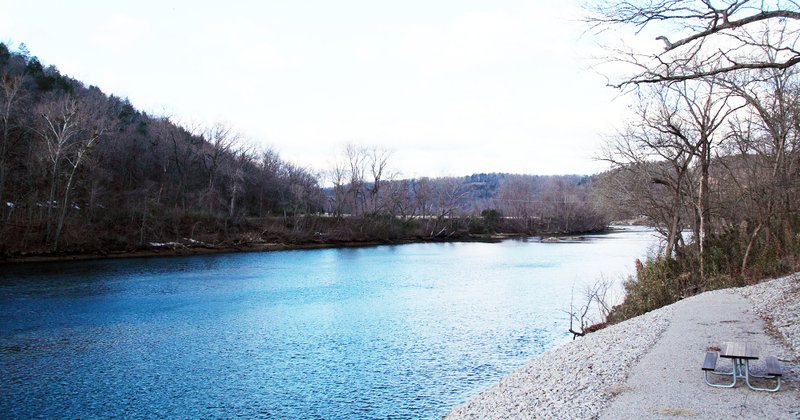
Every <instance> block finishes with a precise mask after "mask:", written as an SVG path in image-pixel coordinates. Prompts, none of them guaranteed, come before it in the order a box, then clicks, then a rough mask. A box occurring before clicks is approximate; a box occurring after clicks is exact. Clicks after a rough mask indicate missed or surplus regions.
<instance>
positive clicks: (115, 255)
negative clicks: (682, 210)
mask: <svg viewBox="0 0 800 420" xmlns="http://www.w3.org/2000/svg"><path fill="white" fill-rule="evenodd" d="M619 230H620V226H619V225H611V226H608V227H607V228H606V229H605V230H603V231H595V232H583V233H550V234H544V235H526V234H520V233H496V234H483V235H478V234H472V235H469V236H465V237H457V238H408V239H397V240H386V241H375V240H372V241H345V242H306V243H248V244H239V245H219V246H215V245H207V244H203V245H191V244H190V245H180V244H178V245H179V246H169V247H166V246H165V247H141V248H139V249H132V250H118V251H93V252H69V251H56V252H49V253H35V252H30V253H23V254H18V255H11V256H2V257H0V266H2V265H6V264H7V265H12V264H13V265H16V264H26V263H43V262H67V261H90V260H106V259H128V258H159V257H188V256H195V255H214V254H229V253H250V252H275V251H302V250H314V249H334V248H341V249H345V248H369V247H376V246H384V245H408V244H423V243H460V242H464V243H466V242H484V243H497V242H500V241H503V240H506V239H523V240H530V239H538V240H539V241H541V242H546V243H557V242H561V241H564V240H570V241H572V240H576V239H580V240H582V239H583V236H584V235H596V234H608V233H614V232H617V231H619Z"/></svg>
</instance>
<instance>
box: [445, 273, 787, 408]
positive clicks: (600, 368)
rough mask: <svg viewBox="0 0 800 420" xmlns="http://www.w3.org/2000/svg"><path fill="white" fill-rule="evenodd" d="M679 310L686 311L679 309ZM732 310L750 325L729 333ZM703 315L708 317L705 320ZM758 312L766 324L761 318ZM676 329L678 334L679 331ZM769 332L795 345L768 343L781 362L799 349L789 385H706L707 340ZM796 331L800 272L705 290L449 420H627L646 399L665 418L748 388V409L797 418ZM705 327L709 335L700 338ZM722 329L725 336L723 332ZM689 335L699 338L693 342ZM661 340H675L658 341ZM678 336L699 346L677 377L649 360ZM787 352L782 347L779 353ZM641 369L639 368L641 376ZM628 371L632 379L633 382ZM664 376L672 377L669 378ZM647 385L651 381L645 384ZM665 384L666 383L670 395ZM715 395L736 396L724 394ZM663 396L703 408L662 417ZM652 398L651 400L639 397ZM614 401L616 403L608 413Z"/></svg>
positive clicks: (595, 338) (596, 336) (578, 348)
mask: <svg viewBox="0 0 800 420" xmlns="http://www.w3.org/2000/svg"><path fill="white" fill-rule="evenodd" d="M743 297H744V298H743ZM745 298H746V299H745ZM715 303H720V306H721V307H723V308H725V309H720V308H714V304H715ZM676 310H677V311H682V312H681V313H676V312H675V311H676ZM706 310H708V312H710V313H709V314H699V315H697V316H695V314H696V313H699V312H704V311H706ZM731 310H733V311H740V312H742V313H741V314H740V315H741V317H742V319H745V318H748V319H750V321H751V322H750V323H749V324H747V326H746V327H745V328H747V329H749V330H747V331H745V330H743V331H741V332H735V331H734V330H733V329H731V328H740V326H739V325H738V324H731V322H732V321H730V320H729V319H728V318H731V315H732V314H731V312H730V311H731ZM751 310H752V311H751ZM717 312H721V313H717ZM736 315H738V314H736ZM757 315H758V316H757ZM700 316H704V317H705V318H704V319H702V320H701V319H700V318H699V317H700ZM759 317H761V318H764V319H766V320H767V321H768V322H767V323H766V324H764V323H763V321H761V319H759ZM673 319H675V320H676V321H675V323H676V324H678V323H680V324H681V325H675V326H673V327H674V328H673V330H671V333H670V334H666V335H665V334H664V333H665V331H666V330H667V329H668V328H669V327H670V324H671V323H672V322H673ZM709 319H714V321H709ZM753 325H755V326H753ZM742 326H744V324H742ZM685 327H690V328H694V329H695V331H696V332H697V333H689V334H688V335H690V336H691V337H685V335H687V334H682V332H683V331H684V329H685ZM675 329H677V330H678V331H674V330H675ZM764 329H766V330H768V331H771V332H773V334H772V335H773V336H776V337H777V338H778V339H779V341H781V342H782V343H781V344H789V346H785V345H778V344H776V345H772V344H770V349H771V350H770V351H778V352H779V353H778V354H780V355H781V356H782V357H781V358H782V359H784V360H785V362H784V363H785V364H786V360H787V354H792V353H793V354H794V355H795V357H794V360H791V358H789V360H788V362H789V364H788V365H786V366H785V370H787V372H786V373H787V375H786V379H787V381H790V383H787V384H786V385H785V386H784V388H782V389H781V392H779V393H777V394H768V393H758V395H756V394H752V393H754V392H755V391H751V390H749V389H746V388H741V387H737V388H736V389H733V390H720V389H717V388H710V387H707V386H705V385H703V384H702V375H701V374H700V371H699V365H700V364H701V363H702V355H703V353H702V352H703V351H704V350H705V348H706V347H707V346H708V345H710V344H713V343H715V342H718V341H719V340H720V339H724V338H725V337H728V336H732V337H733V339H739V337H740V336H739V335H737V334H739V333H740V334H743V335H742V337H755V336H753V335H752V334H755V333H758V334H762V335H763V337H764V338H756V339H757V340H769V337H768V336H766V334H764V331H751V330H764ZM799 330H800V273H798V274H795V275H792V276H788V277H784V278H781V279H777V280H772V281H769V282H765V283H761V284H758V285H755V286H750V287H746V288H740V289H728V290H725V291H714V292H708V293H703V294H701V295H698V296H694V297H692V298H688V299H685V300H683V301H680V302H678V303H676V304H674V305H670V306H667V307H664V308H661V309H658V310H655V311H653V312H650V313H648V314H645V315H642V316H640V317H637V318H634V319H631V320H628V321H625V322H623V323H620V324H617V325H614V326H611V327H609V328H606V329H604V330H601V331H598V332H596V333H593V334H590V335H588V336H586V337H584V338H582V339H579V340H577V341H573V342H570V343H568V344H566V345H564V346H561V347H558V348H555V349H552V350H550V351H548V352H546V353H544V354H543V355H542V356H540V357H538V358H537V359H534V360H532V361H530V362H529V363H528V364H527V365H526V366H524V367H522V368H520V369H518V370H517V371H515V372H513V373H511V374H510V375H508V376H506V377H505V378H503V379H502V380H501V381H500V383H498V384H497V385H494V386H492V387H490V388H488V389H486V390H484V391H483V392H481V393H480V394H478V395H477V396H475V397H474V398H473V399H472V400H470V401H468V402H467V403H466V404H464V405H462V406H459V407H456V408H455V409H453V411H452V412H451V413H450V414H448V416H447V418H452V419H458V418H481V419H483V418H498V419H499V418H581V419H583V418H597V417H599V416H601V413H602V416H603V417H609V418H622V417H618V413H623V412H625V410H626V409H629V410H630V413H638V414H639V415H641V414H643V412H645V410H647V409H645V408H644V407H645V406H646V404H647V403H650V404H655V405H654V406H653V407H652V408H651V409H649V411H647V413H650V415H651V416H652V417H660V416H661V414H664V415H666V416H669V415H689V416H692V415H706V414H708V415H713V414H714V412H713V411H712V412H709V411H702V410H704V409H705V408H703V407H705V406H706V405H707V404H705V403H704V402H702V401H698V398H695V397H700V399H702V398H708V399H709V401H710V402H714V401H720V400H725V399H726V398H728V397H730V398H740V397H739V394H734V393H733V392H737V393H740V394H741V393H742V392H744V393H745V394H741V395H744V397H743V398H744V400H746V399H747V398H750V399H751V406H752V405H757V403H756V401H755V400H756V399H763V398H773V399H774V397H777V398H781V399H782V401H784V403H783V405H781V406H780V407H779V410H782V411H779V413H784V414H786V416H787V418H791V415H792V413H795V414H797V412H796V411H794V410H796V409H798V408H797V405H796V404H797V403H796V402H795V401H796V400H797V395H798V387H797V386H796V384H791V382H797V378H796V377H797V366H798V365H797V356H798V352H797V349H798V348H800V331H799ZM700 333H702V334H705V336H702V337H700V336H699V335H701V334H700ZM719 334H722V335H723V336H722V337H720V336H719ZM693 335H698V337H696V338H693ZM662 336H664V339H665V340H666V341H670V342H659V340H660V339H661V338H662ZM682 339H687V340H689V341H692V340H693V341H696V343H694V342H692V343H691V345H688V347H690V348H682V349H679V350H681V351H682V353H684V354H682V355H681V357H680V358H679V360H671V361H670V362H671V363H670V364H671V365H673V368H674V371H675V372H674V376H671V377H669V376H665V375H664V373H663V369H664V368H663V366H664V361H663V360H662V359H657V360H648V358H645V356H646V355H648V354H647V353H648V352H650V351H651V349H653V347H654V346H655V343H658V344H659V345H658V347H659V348H661V349H664V348H666V349H670V348H675V346H684V347H686V346H687V345H686V343H679V342H677V341H680V340H682ZM776 346H777V347H776ZM778 347H780V349H779V348H778ZM783 348H785V350H781V349H783ZM776 349H777V350H776ZM675 353H678V352H677V351H676V352H675ZM649 356H650V357H649V359H653V358H654V356H655V355H653V354H651V355H649ZM659 357H661V356H659ZM642 359H645V360H644V361H642ZM695 359H696V360H695ZM640 361H641V363H640ZM635 368H638V369H635ZM639 371H643V373H637V372H639ZM631 372H634V373H631ZM629 374H631V376H635V377H634V378H630V380H629V378H628V375H629ZM648 375H652V377H648ZM666 377H669V378H670V381H664V378H666ZM654 378H655V379H654ZM629 382H630V383H629ZM667 382H669V383H667ZM641 383H645V384H646V386H643V385H641ZM659 387H663V388H664V390H663V391H664V392H662V389H660V388H659ZM635 388H638V389H635ZM670 388H672V389H670ZM709 391H710V392H709ZM719 391H733V392H728V393H727V394H725V393H719ZM670 392H672V393H673V394H670ZM747 392H750V393H751V394H747ZM637 394H638V395H637ZM698 394H701V395H699V396H698ZM664 398H666V399H667V403H669V402H670V400H671V401H672V402H673V403H674V402H676V401H678V402H680V401H687V400H692V401H691V402H692V403H694V404H697V405H698V406H699V408H698V407H696V406H691V407H689V408H684V409H681V410H682V411H681V410H679V411H669V410H673V408H669V407H668V406H664V407H667V408H668V409H669V410H667V411H664V412H663V413H662V412H661V411H659V410H661V409H662V408H663V407H662V406H660V405H658V404H660V403H661V402H663V401H659V399H662V400H663V399H664ZM647 399H650V400H651V401H643V400H647ZM652 400H655V401H652ZM612 402H613V403H614V405H615V407H614V408H613V409H612V410H608V408H609V406H611V405H612ZM678 405H680V404H678ZM710 405H712V406H713V405H714V404H710ZM724 405H725V404H721V405H720V406H721V407H722V408H720V409H722V410H726V409H727V407H724ZM749 408H750V409H752V407H749ZM712 409H714V408H713V407H712ZM740 409H741V411H740V416H743V417H747V414H743V413H750V412H752V411H747V409H748V407H740ZM604 410H606V411H604ZM781 417H782V416H781Z"/></svg>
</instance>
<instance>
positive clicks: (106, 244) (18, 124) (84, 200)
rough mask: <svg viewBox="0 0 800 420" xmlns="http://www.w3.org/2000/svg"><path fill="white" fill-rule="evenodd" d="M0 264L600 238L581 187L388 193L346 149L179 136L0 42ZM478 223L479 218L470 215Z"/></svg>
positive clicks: (482, 186)
mask: <svg viewBox="0 0 800 420" xmlns="http://www.w3.org/2000/svg"><path fill="white" fill-rule="evenodd" d="M0 124H2V126H1V127H2V130H1V131H0V203H1V204H2V205H1V206H0V235H2V237H3V241H2V243H0V254H2V255H6V256H13V255H19V254H23V253H25V254H40V253H52V252H59V253H61V252H68V253H75V252H78V253H80V252H84V253H94V252H112V251H124V250H135V249H141V248H148V247H152V246H154V245H153V244H165V243H169V244H174V245H176V246H178V245H179V246H188V245H192V244H195V245H196V244H203V245H204V246H247V245H248V244H253V243H275V242H280V243H311V242H323V243H336V242H349V241H356V242H358V241H392V240H409V239H410V240H420V239H424V240H428V239H456V238H458V239H463V238H465V237H468V236H469V235H470V234H475V233H484V234H486V233H494V232H497V231H499V230H500V231H502V230H506V231H511V232H518V233H525V234H534V233H541V232H575V231H587V230H598V229H603V228H604V227H605V225H606V223H607V220H606V218H605V217H604V216H602V215H600V214H599V213H598V211H597V210H596V208H595V207H596V206H594V204H593V201H592V198H591V197H592V193H591V191H592V187H593V185H594V183H593V182H592V181H591V180H590V179H589V178H586V177H577V176H561V177H532V176H521V175H508V174H482V175H474V176H468V177H450V178H424V177H423V178H418V179H401V178H400V176H399V173H398V172H397V171H395V170H394V169H392V167H391V165H390V164H391V153H390V151H388V150H385V149H381V148H376V147H372V148H365V147H359V146H355V145H347V146H345V147H343V148H342V151H341V154H340V156H338V157H337V159H336V160H335V163H334V164H333V165H332V167H330V168H317V169H312V168H305V167H302V166H298V165H296V164H293V163H291V162H288V161H286V160H284V159H282V158H281V157H280V156H279V154H278V153H276V152H275V151H274V150H272V149H270V148H258V147H255V146H253V145H252V144H251V142H249V141H247V139H245V138H243V136H241V135H240V134H238V133H237V132H236V131H235V130H234V129H233V128H232V127H230V126H229V125H227V124H221V123H218V124H212V125H209V126H200V125H191V124H181V123H180V122H178V121H174V120H172V119H171V118H170V117H165V116H154V115H148V114H147V113H145V112H142V111H139V110H137V109H135V108H134V107H133V105H132V104H131V103H130V102H129V101H128V100H127V99H125V98H119V97H116V96H113V95H106V94H105V93H103V92H102V91H101V90H100V89H99V88H98V87H96V86H86V85H84V84H83V83H82V82H80V81H78V80H75V79H72V78H70V77H67V76H65V75H62V74H61V73H60V72H59V71H58V69H57V68H56V67H55V66H45V65H43V64H42V63H41V62H40V61H39V59H38V58H37V57H35V56H32V55H31V54H30V52H29V51H28V50H27V49H26V48H25V46H24V44H23V45H20V46H19V47H18V48H17V49H16V50H15V51H12V50H10V49H9V47H8V46H7V45H5V44H2V43H0ZM481 214H483V216H482V215H481Z"/></svg>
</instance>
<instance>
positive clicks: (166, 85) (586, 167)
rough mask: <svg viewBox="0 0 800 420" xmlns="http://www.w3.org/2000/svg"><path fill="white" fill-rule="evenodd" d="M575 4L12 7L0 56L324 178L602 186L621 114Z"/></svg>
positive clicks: (11, 3) (371, 0)
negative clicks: (32, 60) (19, 53)
mask: <svg viewBox="0 0 800 420" xmlns="http://www.w3.org/2000/svg"><path fill="white" fill-rule="evenodd" d="M575 3H576V2H574V1H572V0H565V1H552V0H493V1H491V2H488V1H472V0H445V1H431V0H425V1H422V0H404V1H392V2H389V1H375V0H337V1H327V0H325V1H323V0H306V1H284V0H266V1H238V0H228V1H224V2H202V1H200V2H198V1H164V0H157V1H151V0H140V1H136V2H117V1H107V0H104V1H81V0H76V1H55V0H47V1H27V0H0V41H3V42H6V43H10V44H12V45H13V46H16V45H18V44H19V43H21V42H24V43H25V44H26V45H27V47H28V49H29V50H30V52H31V54H32V55H35V56H37V57H38V58H39V59H40V60H41V61H42V62H43V63H44V64H45V65H50V64H52V65H55V66H56V67H58V68H59V69H60V70H61V71H62V72H63V73H65V74H67V75H69V76H71V77H74V78H76V79H79V80H81V81H83V82H84V83H86V84H92V85H96V86H98V87H100V89H102V90H103V91H104V92H106V93H109V94H114V95H117V96H122V97H127V98H128V99H129V100H130V101H131V102H132V103H133V104H134V106H136V107H137V108H139V109H142V110H144V111H147V112H149V113H152V114H155V115H169V116H171V117H172V118H174V119H176V120H179V121H184V122H193V123H201V124H212V123H214V122H225V123H227V124H229V125H230V126H231V127H232V128H234V129H235V130H236V131H238V132H240V133H242V134H243V135H244V136H245V137H246V138H247V139H248V141H250V142H252V143H253V144H255V145H257V146H259V147H265V146H271V147H272V148H274V149H275V150H277V151H278V152H279V153H280V154H281V156H283V157H284V158H285V159H287V160H290V161H292V162H294V163H296V164H299V165H302V166H308V167H311V168H313V169H315V170H323V169H325V168H326V167H328V166H330V163H331V162H332V161H333V160H334V158H335V156H336V154H337V152H338V151H340V150H341V149H342V148H343V145H345V144H346V143H354V144H359V145H364V146H372V145H375V146H380V147H384V148H388V149H391V150H393V156H392V158H391V166H392V167H393V168H394V169H395V170H397V171H400V172H401V173H402V175H403V176H406V177H412V176H441V175H467V174H471V173H476V172H514V173H530V174H566V173H579V174H590V173H595V172H599V171H601V170H604V169H605V168H606V166H605V164H603V163H600V162H597V161H594V160H593V157H594V156H595V155H596V154H597V152H598V149H599V146H600V144H601V141H602V140H601V138H602V136H603V134H607V133H609V132H612V131H613V129H614V128H615V127H618V126H619V125H620V124H621V121H622V120H623V118H624V117H623V114H624V112H625V103H626V101H625V99H624V98H617V94H618V93H617V92H616V91H614V90H613V89H611V88H608V87H606V86H605V79H604V78H603V77H601V76H600V75H597V74H596V73H595V72H593V71H592V70H591V69H590V68H589V67H590V64H591V63H590V61H589V58H590V57H591V56H592V55H593V52H592V48H593V42H592V40H591V38H590V37H588V36H582V34H583V31H584V30H585V27H584V26H583V25H582V24H581V23H580V22H578V19H579V18H580V17H581V10H580V9H579V8H578V7H577V6H576V4H575Z"/></svg>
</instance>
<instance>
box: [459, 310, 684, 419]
mask: <svg viewBox="0 0 800 420" xmlns="http://www.w3.org/2000/svg"><path fill="white" fill-rule="evenodd" d="M671 313H672V308H671V307H665V308H661V309H658V310H655V311H652V312H650V313H647V314H645V315H642V316H640V317H636V318H634V319H630V320H628V321H625V322H622V323H619V324H617V325H612V326H610V327H608V328H605V329H603V330H600V331H598V332H595V333H592V334H590V335H587V336H586V337H583V338H581V339H578V340H576V341H572V342H570V343H568V344H565V345H563V346H561V347H557V348H554V349H552V350H549V351H547V352H545V353H544V354H542V355H541V356H540V357H538V358H536V359H533V360H532V361H530V362H529V363H528V364H527V365H526V366H524V367H522V368H520V369H518V370H517V371H515V372H513V373H511V374H510V375H508V376H506V377H505V378H503V379H502V380H501V381H500V383H499V384H497V385H495V386H493V387H491V388H489V389H486V390H485V391H483V392H481V393H480V394H479V395H477V396H476V397H475V398H473V399H472V400H470V401H468V402H467V403H466V404H464V405H462V406H459V407H456V408H455V409H454V410H453V411H452V412H451V413H450V414H448V415H447V418H453V419H456V418H481V419H482V418H496V419H507V418H591V417H594V416H596V415H597V413H598V411H599V409H600V408H602V407H604V406H605V405H606V404H607V403H608V401H609V400H610V399H611V398H612V397H613V396H614V395H616V394H617V393H619V392H620V389H618V388H617V386H618V385H620V384H622V383H623V382H624V381H625V372H627V371H628V367H629V366H630V365H631V364H632V363H633V362H635V361H636V360H637V359H638V358H639V357H640V356H641V355H642V354H643V353H644V352H646V351H647V349H649V348H650V345H651V344H652V343H653V342H654V341H655V340H657V339H658V337H659V335H660V334H661V333H662V332H663V331H664V329H665V328H666V327H667V325H668V324H669V319H670V317H671ZM631 331H633V332H635V333H633V334H631Z"/></svg>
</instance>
